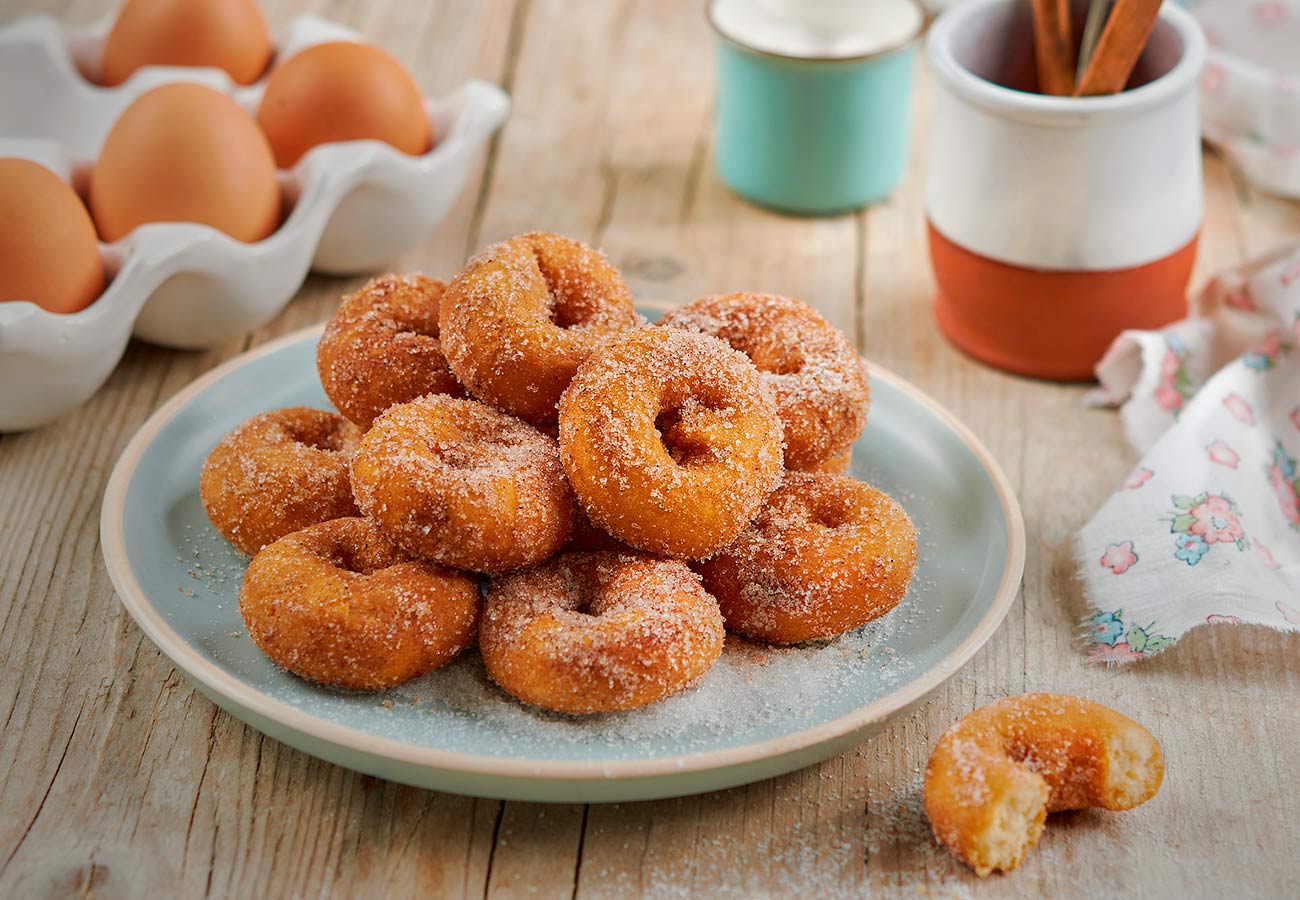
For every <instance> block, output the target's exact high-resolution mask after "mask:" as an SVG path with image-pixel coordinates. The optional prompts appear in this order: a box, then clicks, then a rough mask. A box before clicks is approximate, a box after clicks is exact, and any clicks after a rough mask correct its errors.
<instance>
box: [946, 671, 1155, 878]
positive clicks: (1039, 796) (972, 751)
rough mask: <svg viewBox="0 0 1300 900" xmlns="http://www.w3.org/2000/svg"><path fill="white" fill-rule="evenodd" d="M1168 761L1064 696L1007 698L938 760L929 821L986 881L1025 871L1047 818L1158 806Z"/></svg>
mask: <svg viewBox="0 0 1300 900" xmlns="http://www.w3.org/2000/svg"><path fill="white" fill-rule="evenodd" d="M1164 769H1165V766H1164V755H1163V753H1162V752H1161V749H1160V743H1159V742H1158V741H1157V740H1156V739H1155V737H1154V736H1153V735H1152V734H1151V732H1149V731H1147V729H1145V728H1143V727H1142V726H1141V725H1139V724H1138V723H1137V722H1134V721H1133V720H1132V719H1130V718H1129V717H1128V716H1125V715H1122V714H1121V713H1118V712H1116V711H1115V710H1113V709H1110V708H1108V707H1105V706H1102V705H1101V704H1100V703H1094V702H1092V701H1091V700H1084V699H1082V698H1080V697H1070V696H1067V695H1065V694H1024V695H1022V696H1019V697H1008V698H1007V699H1005V700H999V701H998V702H997V703H993V704H990V705H989V706H985V707H982V708H980V709H977V710H975V711H974V712H972V713H970V714H968V715H966V716H965V717H963V718H962V719H961V720H960V721H958V722H957V724H955V725H954V726H953V727H952V728H950V729H949V730H948V731H947V733H945V734H944V735H943V737H941V738H939V742H938V743H937V744H936V745H935V747H934V751H933V752H932V753H931V754H930V761H929V764H928V765H927V766H926V769H925V812H926V815H927V816H928V817H929V819H930V826H931V827H932V828H933V829H934V834H935V837H937V838H938V839H939V842H940V843H942V844H943V845H944V846H946V847H947V848H948V849H949V850H951V851H952V852H953V853H954V854H956V855H957V857H958V858H960V859H961V860H962V861H963V862H965V863H966V864H967V865H969V866H971V868H973V869H974V870H975V872H976V874H978V875H980V876H981V877H983V876H985V875H988V874H989V873H990V872H993V871H1009V870H1011V869H1014V868H1015V867H1016V866H1018V865H1019V864H1020V863H1021V861H1022V860H1023V859H1024V856H1025V854H1026V853H1027V852H1028V851H1029V849H1030V848H1031V847H1033V846H1034V844H1036V843H1037V842H1038V838H1039V837H1040V836H1041V834H1042V832H1043V826H1044V822H1045V821H1046V818H1047V814H1048V813H1051V812H1057V811H1058V810H1065V809H1083V808H1085V807H1090V806H1099V807H1102V808H1104V809H1113V810H1123V809H1132V808H1133V807H1135V806H1137V805H1139V804H1141V803H1145V802H1146V801H1147V800H1150V799H1151V798H1152V797H1154V796H1155V794H1156V792H1157V791H1158V790H1159V789H1160V783H1161V781H1162V780H1163V779H1164Z"/></svg>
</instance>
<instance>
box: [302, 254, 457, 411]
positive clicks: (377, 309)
mask: <svg viewBox="0 0 1300 900" xmlns="http://www.w3.org/2000/svg"><path fill="white" fill-rule="evenodd" d="M446 287H447V286H446V284H444V283H443V282H441V281H438V280H436V279H433V278H426V277H425V276H423V275H382V276H380V277H379V278H375V279H372V280H371V281H370V282H369V283H368V284H366V285H365V286H364V287H363V288H361V290H359V291H357V292H356V293H353V294H349V295H348V296H346V297H344V298H343V302H342V303H341V304H340V305H339V308H338V310H337V311H336V312H335V313H334V317H333V318H331V319H330V320H329V324H328V325H326V326H325V331H324V333H323V334H321V338H320V344H318V345H317V347H316V371H317V372H318V373H319V375H320V383H321V386H322V387H324V388H325V396H327V397H329V398H330V402H331V403H333V404H334V405H335V406H337V407H338V408H339V412H341V413H343V415H345V416H347V417H348V418H349V419H351V420H352V421H353V422H356V423H357V424H358V425H360V426H361V427H362V428H369V427H370V423H371V422H373V421H374V419H375V417H376V416H378V415H379V414H380V413H382V412H383V411H384V410H386V409H388V407H390V406H393V405H394V404H397V403H406V402H407V401H408V400H414V399H415V398H416V397H422V396H424V395H425V394H451V395H452V396H454V397H462V396H464V394H465V389H464V388H462V387H461V385H460V382H459V381H457V380H456V376H455V375H453V374H451V369H450V368H449V367H448V366H447V360H446V358H445V357H443V355H442V345H441V343H439V341H438V307H439V304H440V302H441V300H442V294H443V291H444V290H445V289H446Z"/></svg>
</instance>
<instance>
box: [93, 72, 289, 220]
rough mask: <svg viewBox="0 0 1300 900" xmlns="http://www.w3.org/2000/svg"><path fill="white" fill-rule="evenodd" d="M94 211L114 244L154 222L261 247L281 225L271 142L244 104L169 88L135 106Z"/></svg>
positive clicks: (114, 136) (113, 148) (112, 145)
mask: <svg viewBox="0 0 1300 900" xmlns="http://www.w3.org/2000/svg"><path fill="white" fill-rule="evenodd" d="M90 209H91V212H92V213H93V214H94V216H95V224H96V225H98V226H99V234H100V236H101V237H102V238H103V239H104V240H106V241H116V240H118V239H119V238H122V237H125V236H126V235H127V234H129V233H130V232H131V231H132V230H133V229H134V228H135V227H136V226H138V225H143V224H144V223H146V222H201V223H203V224H205V225H211V226H212V227H213V228H216V229H218V230H220V231H224V232H225V233H226V234H228V235H230V236H231V237H233V238H235V239H237V240H241V241H249V242H252V241H260V240H261V239H262V238H264V237H266V236H267V235H268V234H270V233H271V232H273V231H275V229H276V226H277V225H278V223H279V220H280V188H279V184H278V183H277V182H276V175H275V160H274V159H273V158H272V156H271V148H270V147H269V146H267V143H266V138H265V137H264V136H263V134H262V132H261V131H260V130H259V129H258V127H257V123H256V122H254V121H253V119H252V117H251V116H249V115H248V113H246V112H244V110H242V109H241V108H240V107H239V105H238V104H237V103H235V101H234V100H231V99H230V98H229V97H227V96H226V95H225V94H222V93H220V92H219V91H214V90H213V89H212V88H209V87H204V86H202V85H198V84H183V83H178V84H167V85H163V86H162V87H159V88H154V89H153V90H152V91H149V92H148V93H146V94H142V95H141V96H140V97H139V98H138V99H137V100H136V101H135V102H134V103H132V104H131V105H130V106H129V107H127V109H126V112H124V113H122V116H121V118H119V119H118V120H117V122H115V123H114V125H113V129H112V131H110V132H109V133H108V137H107V138H106V139H105V140H104V146H103V148H102V149H101V150H100V152H99V159H98V160H97V161H96V162H95V169H94V172H93V173H92V174H91V179H90Z"/></svg>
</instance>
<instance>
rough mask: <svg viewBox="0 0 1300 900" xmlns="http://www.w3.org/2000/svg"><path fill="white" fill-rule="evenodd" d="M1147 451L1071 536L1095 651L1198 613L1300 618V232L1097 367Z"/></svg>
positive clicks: (1212, 617) (1112, 650) (1138, 640)
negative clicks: (1291, 243) (1183, 314)
mask: <svg viewBox="0 0 1300 900" xmlns="http://www.w3.org/2000/svg"><path fill="white" fill-rule="evenodd" d="M1097 376H1098V380H1099V381H1100V382H1101V387H1100V388H1099V389H1098V390H1097V391H1095V392H1094V393H1093V394H1092V395H1091V396H1090V398H1089V399H1090V401H1091V402H1092V403H1094V404H1097V405H1110V406H1116V405H1119V404H1121V403H1122V404H1123V408H1122V410H1121V413H1120V414H1121V416H1122V418H1123V421H1124V425H1125V430H1126V432H1127V434H1128V437H1129V440H1130V442H1131V443H1132V444H1133V445H1134V446H1135V447H1136V448H1137V449H1138V450H1140V451H1141V452H1142V453H1143V454H1144V456H1143V457H1142V461H1141V463H1140V465H1138V467H1137V468H1136V469H1134V470H1133V472H1132V473H1131V474H1130V475H1129V476H1128V478H1127V480H1126V481H1125V482H1124V485H1123V486H1122V488H1121V489H1120V490H1119V491H1118V492H1117V493H1116V494H1115V495H1114V496H1112V497H1111V498H1110V500H1108V501H1107V502H1106V504H1105V505H1104V506H1103V507H1102V508H1101V510H1100V511H1099V512H1098V513H1097V514H1096V516H1094V517H1093V519H1092V521H1090V522H1089V523H1088V524H1087V525H1085V526H1084V527H1083V529H1082V530H1081V531H1080V532H1079V533H1078V535H1077V536H1076V545H1075V549H1076V560H1077V562H1078V565H1079V572H1080V577H1081V579H1082V581H1083V586H1084V594H1085V597H1086V599H1087V602H1088V604H1089V606H1090V608H1091V609H1093V610H1095V614H1093V615H1092V617H1091V618H1090V619H1089V621H1088V624H1087V628H1088V631H1087V642H1088V645H1089V654H1090V657H1091V658H1092V659H1093V660H1096V661H1105V662H1129V661H1131V660H1135V659H1140V658H1142V657H1144V656H1149V655H1151V654H1154V653H1158V652H1160V651H1161V650H1164V649H1166V648H1167V647H1169V646H1170V645H1171V644H1173V643H1174V642H1175V641H1176V640H1178V638H1179V637H1180V636H1181V635H1182V634H1183V633H1184V632H1186V631H1187V630H1189V629H1191V628H1195V627H1196V626H1198V625H1204V624H1207V623H1208V624H1216V623H1232V624H1237V623H1241V622H1250V623H1258V624H1262V625H1270V626H1272V627H1274V628H1282V629H1287V630H1300V463H1298V462H1297V460H1298V459H1300V245H1297V246H1295V247H1290V248H1287V249H1285V250H1283V251H1280V252H1278V253H1275V254H1273V255H1271V256H1269V257H1266V258H1264V259H1260V260H1257V261H1255V262H1253V263H1251V264H1249V265H1248V266H1246V267H1244V268H1242V269H1239V270H1235V271H1232V272H1230V273H1228V274H1226V275H1223V276H1221V277H1219V278H1217V279H1215V280H1214V281H1213V282H1211V283H1210V284H1209V285H1208V286H1207V287H1206V288H1205V290H1204V291H1203V292H1202V293H1201V294H1200V296H1199V297H1196V298H1194V300H1193V302H1192V312H1191V316H1190V317H1189V318H1187V319H1184V320H1183V321H1181V322H1177V323H1175V324H1173V325H1170V326H1169V327H1167V328H1165V329H1163V330H1161V331H1129V332H1125V333H1124V334H1123V335H1121V336H1120V337H1119V338H1118V339H1117V340H1116V341H1115V343H1114V345H1112V347H1111V348H1110V350H1109V352H1108V353H1107V354H1106V356H1105V358H1104V359H1103V360H1102V361H1101V362H1100V363H1099V364H1098V366H1097Z"/></svg>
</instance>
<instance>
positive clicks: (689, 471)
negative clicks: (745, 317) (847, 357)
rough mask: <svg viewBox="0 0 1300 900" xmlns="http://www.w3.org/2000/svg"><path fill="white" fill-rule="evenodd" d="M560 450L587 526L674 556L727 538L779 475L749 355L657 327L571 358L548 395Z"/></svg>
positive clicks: (769, 410)
mask: <svg viewBox="0 0 1300 900" xmlns="http://www.w3.org/2000/svg"><path fill="white" fill-rule="evenodd" d="M560 449H561V453H562V456H563V459H564V469H565V471H566V472H567V473H568V476H569V481H570V483H571V484H572V485H573V490H574V492H575V493H576V494H577V495H578V499H579V500H580V501H581V503H582V506H583V508H584V509H585V510H586V512H587V515H589V516H590V517H591V520H592V521H593V522H594V523H595V524H596V525H598V526H600V527H601V528H603V529H604V530H606V531H608V532H609V533H610V534H612V535H614V536H615V537H617V538H619V539H620V540H622V541H624V542H626V543H628V544H631V545H632V546H633V547H636V548H638V549H641V550H645V551H647V552H649V553H657V554H660V555H663V556H673V557H680V558H685V559H703V558H704V557H707V556H710V555H712V554H713V553H716V552H717V551H718V550H721V549H722V548H723V547H725V546H726V545H727V544H729V543H731V541H732V540H733V539H735V537H736V536H737V535H738V534H740V532H741V531H742V530H743V529H744V527H745V526H746V525H747V524H749V521H750V519H752V518H753V516H754V514H755V513H756V512H757V511H758V509H759V507H760V506H762V504H763V501H764V500H765V499H766V497H767V495H768V493H769V492H770V491H771V490H772V488H773V487H775V486H776V484H777V482H778V481H780V478H781V420H780V419H779V418H777V415H776V409H775V407H774V406H773V405H772V400H771V397H770V396H769V394H768V392H767V390H766V389H765V388H764V387H763V383H762V380H761V379H760V378H759V373H758V370H757V369H755V368H754V364H753V363H751V362H750V361H749V360H748V359H747V358H746V357H745V355H744V354H743V353H740V352H738V351H736V350H732V349H731V348H730V347H728V346H727V345H726V344H724V343H723V342H722V341H719V340H717V339H716V338H712V337H708V336H707V335H702V334H694V333H692V332H689V331H674V330H671V329H668V328H642V329H639V330H637V331H634V332H631V333H630V334H628V335H626V336H624V337H622V338H620V339H618V340H617V341H614V342H612V343H610V344H607V345H606V346H605V347H603V348H601V349H600V350H599V351H598V352H596V353H594V354H592V356H591V357H590V358H589V359H588V360H587V361H586V362H585V363H583V365H582V367H581V368H580V369H579V370H578V374H577V375H576V376H575V377H574V379H573V383H572V384H570V385H569V389H568V390H567V391H565V392H564V397H563V399H562V400H561V401H560Z"/></svg>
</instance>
